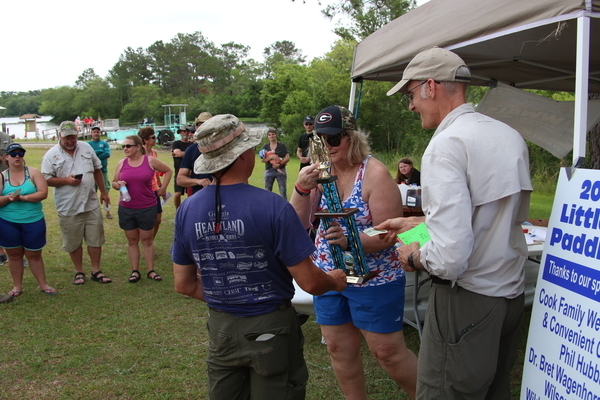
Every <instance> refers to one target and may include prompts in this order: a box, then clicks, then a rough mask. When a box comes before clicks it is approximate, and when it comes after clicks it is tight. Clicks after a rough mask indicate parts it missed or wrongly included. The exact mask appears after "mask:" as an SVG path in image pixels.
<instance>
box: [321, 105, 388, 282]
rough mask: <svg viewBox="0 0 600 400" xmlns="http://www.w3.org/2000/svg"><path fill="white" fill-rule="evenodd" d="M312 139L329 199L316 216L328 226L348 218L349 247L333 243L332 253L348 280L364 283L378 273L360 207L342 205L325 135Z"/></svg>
mask: <svg viewBox="0 0 600 400" xmlns="http://www.w3.org/2000/svg"><path fill="white" fill-rule="evenodd" d="M334 107H337V106H334ZM328 108H330V107H328ZM325 110H327V109H325ZM325 110H323V111H322V112H321V113H320V114H319V115H318V116H317V121H319V119H318V118H319V116H320V115H321V114H323V113H324V111H325ZM317 123H318V122H317ZM309 140H310V160H311V162H312V163H313V164H318V165H319V167H318V168H317V169H318V170H320V171H321V177H320V178H319V179H317V182H318V183H319V184H321V187H322V188H323V196H325V202H326V203H327V211H324V212H319V213H315V217H318V218H321V220H322V221H323V227H324V228H325V230H327V229H329V228H330V227H331V222H332V221H333V220H334V219H336V218H341V219H343V220H344V221H345V225H346V227H347V232H346V235H347V236H348V249H347V250H346V251H345V252H344V251H342V248H341V247H340V246H339V245H337V244H332V245H330V248H331V253H332V257H333V260H334V263H335V266H336V268H339V269H343V270H344V272H345V273H346V281H347V282H348V283H354V284H362V283H364V282H366V281H368V280H369V279H371V278H373V277H374V276H375V275H376V274H377V273H376V272H370V271H369V267H368V266H367V264H366V262H365V254H364V252H363V248H362V244H361V242H360V236H359V232H358V228H357V226H356V220H355V218H354V214H356V213H357V212H358V209H357V208H342V201H341V200H340V195H339V193H338V190H337V186H336V184H335V181H336V180H337V176H335V175H331V174H330V167H331V158H330V155H329V149H328V148H327V146H325V143H324V141H323V138H322V137H321V136H319V135H317V134H316V133H315V134H313V135H312V137H310V139H309Z"/></svg>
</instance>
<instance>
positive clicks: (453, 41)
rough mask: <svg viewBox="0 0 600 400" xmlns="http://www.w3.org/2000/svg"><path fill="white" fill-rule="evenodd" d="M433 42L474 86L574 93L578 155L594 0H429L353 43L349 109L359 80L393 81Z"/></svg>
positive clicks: (594, 37) (597, 72)
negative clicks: (450, 54)
mask: <svg viewBox="0 0 600 400" xmlns="http://www.w3.org/2000/svg"><path fill="white" fill-rule="evenodd" d="M432 46H440V47H443V48H446V49H449V50H452V51H454V52H455V53H457V54H458V55H460V56H461V57H462V58H463V60H465V62H466V63H467V65H468V66H469V68H470V69H471V73H472V75H473V79H472V81H471V84H473V85H488V84H490V83H492V82H502V83H505V84H508V85H511V86H514V87H517V88H521V89H546V90H557V91H572V92H575V94H576V99H575V109H574V110H575V111H574V113H575V115H574V132H573V138H574V139H573V146H574V151H573V159H574V161H575V160H577V159H578V158H579V157H585V137H586V129H587V126H586V125H587V120H588V117H587V109H588V107H587V104H588V93H600V0H501V1H498V0H431V1H430V2H428V3H426V4H424V5H422V6H421V7H418V8H416V9H414V10H412V11H410V12H408V13H406V14H404V15H403V16H401V17H399V18H397V19H395V20H394V21H392V22H390V23H389V24H387V25H385V26H384V27H382V28H381V29H379V30H377V31H376V32H375V33H373V34H372V35H370V36H368V37H367V38H365V39H364V40H363V41H362V42H361V43H359V44H358V45H357V46H356V49H355V52H354V61H353V65H352V74H351V76H352V80H353V86H352V91H351V99H350V109H354V97H355V93H356V86H357V84H358V82H360V81H361V80H363V79H367V80H380V81H390V82H396V81H399V80H400V79H401V77H402V72H403V71H404V68H405V67H406V65H407V64H408V63H409V62H410V60H411V59H412V58H413V57H414V56H415V55H416V54H417V53H418V52H419V51H421V50H423V49H426V48H430V47H432Z"/></svg>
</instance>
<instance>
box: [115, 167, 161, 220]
mask: <svg viewBox="0 0 600 400" xmlns="http://www.w3.org/2000/svg"><path fill="white" fill-rule="evenodd" d="M153 176H154V170H153V169H152V167H150V161H149V160H148V156H146V155H144V160H143V161H142V163H141V164H140V165H139V166H138V167H132V166H131V165H129V159H128V158H126V159H125V160H123V165H122V166H121V172H120V174H119V180H120V181H125V182H127V189H128V190H129V195H130V196H131V200H130V201H119V205H120V206H123V207H125V208H138V209H139V208H148V207H152V206H156V195H155V194H154V191H153V190H152V177H153Z"/></svg>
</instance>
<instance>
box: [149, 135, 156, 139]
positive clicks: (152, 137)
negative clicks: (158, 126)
mask: <svg viewBox="0 0 600 400" xmlns="http://www.w3.org/2000/svg"><path fill="white" fill-rule="evenodd" d="M148 139H156V136H150V137H149V138H148Z"/></svg>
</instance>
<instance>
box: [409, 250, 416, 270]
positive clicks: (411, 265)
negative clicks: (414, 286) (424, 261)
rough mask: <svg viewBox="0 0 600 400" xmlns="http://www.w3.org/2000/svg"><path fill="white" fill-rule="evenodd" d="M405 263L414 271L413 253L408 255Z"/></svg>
mask: <svg viewBox="0 0 600 400" xmlns="http://www.w3.org/2000/svg"><path fill="white" fill-rule="evenodd" d="M407 261H408V266H409V267H411V268H412V269H416V268H415V260H413V253H410V254H409V255H408V258H407Z"/></svg>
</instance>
